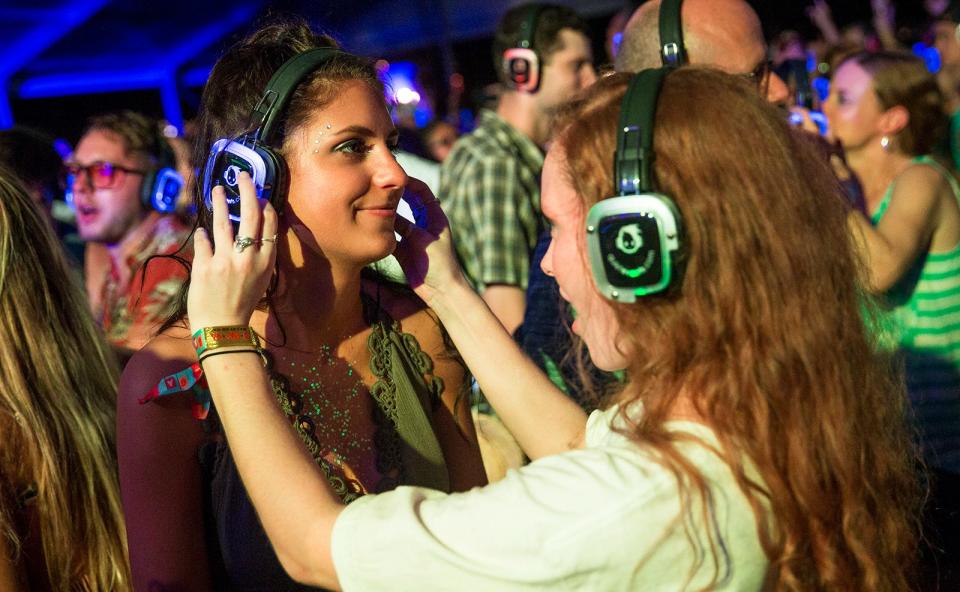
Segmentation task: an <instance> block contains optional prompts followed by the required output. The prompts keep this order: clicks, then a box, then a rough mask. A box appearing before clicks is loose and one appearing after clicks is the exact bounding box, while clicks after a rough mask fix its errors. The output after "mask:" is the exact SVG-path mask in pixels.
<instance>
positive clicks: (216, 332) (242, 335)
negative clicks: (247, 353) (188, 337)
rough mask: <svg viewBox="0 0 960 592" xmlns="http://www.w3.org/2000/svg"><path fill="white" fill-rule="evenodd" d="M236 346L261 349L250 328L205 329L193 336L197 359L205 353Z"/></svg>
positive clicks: (199, 330) (255, 335)
mask: <svg viewBox="0 0 960 592" xmlns="http://www.w3.org/2000/svg"><path fill="white" fill-rule="evenodd" d="M235 345H252V346H253V347H255V348H259V347H260V341H259V340H258V339H257V334H256V333H254V332H253V329H251V328H250V327H244V326H236V327H203V328H202V329H198V330H197V332H196V333H194V334H193V349H195V350H197V357H198V358H199V357H200V354H202V353H203V352H205V351H208V350H213V349H217V348H219V347H232V346H235Z"/></svg>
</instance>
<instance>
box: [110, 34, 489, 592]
mask: <svg viewBox="0 0 960 592" xmlns="http://www.w3.org/2000/svg"><path fill="white" fill-rule="evenodd" d="M331 47H334V43H333V41H332V40H330V39H329V38H327V37H324V36H320V35H317V34H315V33H313V32H312V31H311V30H310V29H309V27H308V26H306V25H305V24H303V23H300V22H283V23H279V24H274V25H269V26H265V27H263V28H261V29H259V30H258V31H256V32H255V33H253V34H252V35H251V36H250V37H248V38H247V39H245V40H243V41H242V42H240V43H239V44H238V45H237V46H235V47H234V48H232V49H231V50H229V51H228V52H227V53H226V54H225V55H224V56H223V57H222V58H221V59H220V60H219V61H218V62H217V64H216V65H215V66H214V68H213V71H212V72H211V75H210V78H209V80H208V81H207V84H206V87H205V89H204V94H203V100H202V104H201V108H200V113H199V117H198V127H199V131H198V147H197V157H196V160H197V161H198V162H203V159H205V157H206V155H207V153H208V151H210V148H211V146H212V145H213V144H214V142H216V141H217V140H219V139H221V138H237V137H239V136H242V135H243V134H246V133H248V132H249V131H250V129H249V127H248V126H249V125H250V115H251V112H253V110H254V107H255V106H256V105H257V104H258V101H259V100H260V99H261V97H262V96H263V95H264V93H265V89H266V87H267V83H268V81H269V80H270V78H271V76H272V75H273V74H274V73H275V72H276V71H277V70H278V69H279V68H280V67H281V65H283V64H285V63H286V62H288V60H290V59H291V58H294V56H298V55H300V54H302V53H304V52H307V51H309V50H312V49H315V48H331ZM330 55H331V57H330V58H329V59H328V60H326V61H325V62H323V63H321V64H319V65H317V66H316V67H315V68H314V69H313V70H312V71H308V72H307V73H306V74H305V75H304V77H303V78H302V79H301V80H300V81H299V83H296V86H295V87H294V88H295V90H294V91H293V94H292V95H291V97H290V100H289V103H287V105H286V108H284V109H283V110H282V111H281V114H280V115H279V117H280V119H279V120H278V122H277V129H278V130H279V133H277V134H274V136H273V137H272V138H269V143H270V147H271V148H272V149H273V150H274V151H275V152H277V153H279V155H280V157H281V158H282V159H283V160H284V161H285V163H286V167H287V169H288V173H289V184H288V187H287V189H286V191H285V192H283V193H284V196H283V197H285V200H284V203H285V205H284V206H283V207H282V209H281V213H282V218H281V221H282V224H281V225H280V227H279V229H278V231H277V236H276V237H266V240H268V241H269V240H274V241H276V244H277V246H278V251H279V254H278V257H277V259H276V265H275V268H274V270H273V278H274V281H273V283H272V284H271V286H270V289H269V290H267V291H265V292H264V295H265V296H264V299H263V301H262V302H261V305H260V306H259V307H258V309H257V312H256V313H254V316H253V318H252V319H251V320H250V323H249V324H250V325H251V327H252V335H256V336H257V337H256V339H258V340H259V341H260V342H261V343H263V344H264V355H265V357H266V358H267V359H269V361H270V376H271V381H272V384H273V386H272V389H273V393H274V404H275V405H276V406H277V409H278V410H282V412H283V413H284V416H285V417H286V418H287V425H286V426H284V427H283V428H281V429H282V430H285V431H289V432H290V433H295V434H297V437H298V439H299V441H300V446H301V449H302V450H306V451H309V454H310V455H311V458H312V462H313V463H314V466H315V467H319V469H320V470H321V471H322V473H323V475H324V476H325V478H326V479H327V481H328V483H330V485H331V487H332V488H333V490H334V491H336V494H337V496H338V499H340V500H341V501H343V502H345V503H346V502H352V501H353V500H355V499H358V498H360V497H362V496H364V495H365V494H368V493H374V492H381V491H386V490H389V489H393V488H395V487H396V486H398V485H402V484H408V485H421V486H430V487H434V488H439V489H441V490H444V491H462V490H466V489H469V488H470V487H473V486H474V485H480V484H483V483H485V476H484V473H483V466H482V463H481V461H480V456H479V449H478V446H477V442H476V436H475V433H474V429H473V424H472V420H471V417H470V411H469V407H468V404H467V403H468V401H467V397H466V396H464V395H465V394H466V390H467V387H468V384H469V383H468V381H467V379H466V373H465V369H464V367H463V365H462V363H460V362H459V360H458V358H457V356H456V354H455V352H453V350H452V349H451V348H450V347H449V346H448V345H447V340H446V338H445V335H444V332H443V330H442V327H441V326H440V324H439V322H438V321H437V319H436V317H435V316H434V315H433V314H432V313H431V312H430V311H429V310H428V309H427V308H426V307H425V306H424V304H423V303H422V302H421V301H420V300H419V299H418V298H417V297H416V296H415V295H414V294H413V293H412V292H411V291H410V290H409V289H407V288H403V287H400V286H396V285H393V284H389V283H387V282H386V281H385V280H383V279H381V278H379V277H377V276H374V275H372V274H370V273H368V272H367V271H365V268H366V266H367V265H368V264H370V263H372V262H374V261H377V260H379V259H381V258H383V257H386V256H387V255H389V254H390V253H391V252H392V251H393V250H394V248H395V245H396V238H395V234H394V228H393V218H394V215H395V213H396V208H397V205H398V202H399V200H400V196H401V194H402V192H403V188H404V186H405V185H406V183H407V177H406V175H405V174H404V171H403V169H401V168H400V166H399V165H398V164H397V162H396V160H395V159H394V155H393V153H392V150H393V149H394V148H395V145H396V141H397V130H396V128H395V127H394V124H393V122H392V121H391V119H390V114H389V112H388V109H387V105H386V103H385V100H384V94H383V85H382V83H381V82H380V80H379V79H378V78H377V73H376V70H375V69H374V68H373V66H372V63H371V62H368V61H367V60H364V59H361V58H359V57H356V56H353V55H350V54H347V53H342V52H336V53H331V54H330ZM291 84H292V83H291ZM208 166H209V165H208ZM211 170H212V168H211ZM207 172H209V171H207ZM225 176H226V175H225ZM232 180H233V181H234V182H235V180H236V179H235V178H232ZM228 182H229V180H228ZM277 191H282V189H277ZM208 197H209V196H204V195H201V196H199V200H200V201H199V202H198V204H197V209H198V212H199V223H198V224H199V227H200V228H202V229H204V230H205V231H206V232H210V230H211V228H213V220H212V219H211V215H210V212H209V210H208V209H207V207H206V205H205V204H204V201H203V200H204V199H206V198H208ZM220 222H221V223H223V221H220ZM247 246H249V245H247ZM240 248H244V247H240ZM182 296H183V297H184V298H183V299H182V300H181V306H180V308H179V310H178V311H176V313H175V314H174V315H173V316H172V317H171V319H170V320H169V321H168V322H167V324H166V326H165V327H164V330H163V332H162V334H161V335H160V336H159V337H157V338H156V339H154V340H153V341H152V342H151V343H150V344H149V345H148V346H147V347H146V348H145V349H144V350H143V351H141V352H140V353H139V354H138V355H137V356H135V357H134V358H133V359H132V361H131V362H130V364H129V366H127V369H126V371H125V372H124V374H123V377H122V379H121V388H120V401H119V414H120V419H119V426H120V431H119V440H118V449H119V457H120V476H121V492H122V494H123V501H124V508H125V510H126V514H127V516H128V517H129V519H128V523H127V524H128V533H129V539H130V556H131V565H132V569H133V576H134V583H135V585H136V586H137V587H138V588H143V589H144V590H147V589H150V588H151V586H154V585H160V586H169V587H172V588H177V589H191V590H192V589H197V590H209V589H230V590H279V589H283V590H293V589H300V587H298V586H297V585H296V584H295V583H293V582H291V581H290V580H289V578H287V576H286V575H285V574H284V573H283V570H282V569H281V567H280V564H279V563H278V562H277V559H276V557H275V556H274V554H273V552H272V551H271V549H270V546H269V544H268V542H267V539H266V536H265V535H264V534H263V531H262V528H261V526H260V524H259V521H258V519H257V516H256V514H255V512H254V509H253V506H252V505H251V504H250V501H249V499H248V497H247V494H246V492H245V490H244V487H243V484H242V483H241V482H240V479H239V477H238V475H237V473H236V467H235V465H234V462H233V459H232V456H231V450H230V447H229V446H228V445H227V442H226V440H225V439H224V437H223V434H222V432H221V430H220V427H219V424H218V421H217V418H216V409H215V408H210V409H209V410H208V409H207V405H208V399H206V396H207V395H206V391H205V389H204V381H203V375H202V369H201V368H200V367H199V366H191V364H192V362H195V361H196V358H195V355H196V354H195V350H194V346H193V345H192V343H191V338H190V332H189V331H188V324H187V323H188V321H187V318H186V316H185V315H186V312H187V311H186V301H185V296H186V291H184V292H183V294H182ZM247 335H248V336H250V335H251V334H247ZM181 379H182V381H183V382H181ZM168 384H169V385H175V386H176V388H175V389H174V390H175V391H178V392H176V393H172V394H170V396H168V393H169V390H170V389H168V388H167V387H166V385H168ZM161 393H164V395H163V396H161ZM141 401H149V402H147V403H146V404H141ZM191 407H193V408H194V414H193V416H192V414H191V412H190V409H191ZM194 416H196V419H195V418H194ZM197 419H200V420H201V421H197ZM291 427H292V430H291Z"/></svg>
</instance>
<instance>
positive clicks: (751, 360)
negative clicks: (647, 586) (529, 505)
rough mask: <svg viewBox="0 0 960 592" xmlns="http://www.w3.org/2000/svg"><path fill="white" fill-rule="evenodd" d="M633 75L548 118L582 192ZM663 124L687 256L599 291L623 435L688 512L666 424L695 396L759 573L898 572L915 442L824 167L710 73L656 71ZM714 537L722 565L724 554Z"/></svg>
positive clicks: (824, 581) (740, 90)
mask: <svg viewBox="0 0 960 592" xmlns="http://www.w3.org/2000/svg"><path fill="white" fill-rule="evenodd" d="M628 80H629V76H628V75H624V74H616V75H613V76H610V77H608V78H605V79H602V80H601V81H599V82H598V83H597V84H596V85H594V87H593V88H591V89H588V90H587V91H586V92H585V93H584V94H583V95H582V96H581V97H580V98H579V99H578V100H576V101H575V102H574V103H573V104H571V105H570V106H569V107H568V109H567V110H566V112H565V113H564V114H562V115H561V118H560V120H559V124H558V129H560V130H561V132H560V134H559V137H558V140H557V142H558V143H559V144H560V145H561V146H562V148H563V150H564V153H565V154H566V155H567V156H566V158H567V165H566V166H567V174H568V176H569V181H570V183H571V184H572V186H573V187H574V188H575V190H576V191H577V192H578V193H579V195H580V196H582V198H583V200H584V205H585V206H586V207H590V206H591V205H592V204H594V203H596V202H597V201H600V200H602V199H606V198H607V197H610V196H611V195H612V194H613V185H614V183H613V178H612V163H611V155H612V154H613V153H614V150H615V136H616V134H615V130H616V129H617V125H618V117H619V113H620V104H621V101H622V98H623V96H624V93H625V90H626V87H627V83H628ZM656 130H657V131H656V134H655V140H654V147H655V152H656V160H655V161H654V174H655V177H656V181H657V186H658V188H659V190H661V191H662V192H664V193H666V194H668V195H670V196H672V197H673V199H674V201H675V202H676V205H677V206H678V208H679V209H680V211H681V213H682V218H683V221H684V227H685V234H684V244H685V246H684V255H685V256H684V259H685V269H684V272H683V274H682V276H681V279H680V281H679V283H678V285H677V287H676V289H674V290H671V291H669V292H668V293H666V294H663V295H658V296H653V297H646V298H644V299H643V301H642V302H640V303H636V304H611V306H613V308H614V310H615V312H616V315H617V318H618V320H619V323H620V328H621V333H622V335H621V336H620V339H622V341H621V342H622V343H626V344H628V347H627V349H625V351H626V352H627V353H628V357H629V365H628V367H627V369H626V374H627V383H626V384H625V386H624V388H623V390H622V392H621V393H619V394H618V395H617V396H616V398H615V399H614V401H615V402H618V403H620V404H621V409H626V408H627V407H629V406H630V405H631V404H632V403H634V402H637V401H641V402H642V404H643V409H644V413H643V415H642V417H640V418H637V417H635V414H631V415H628V414H626V413H621V416H622V417H623V418H624V420H625V421H626V422H627V424H626V425H628V426H629V429H628V430H627V434H628V435H629V436H630V437H632V438H633V439H634V440H636V441H637V442H639V443H641V444H642V445H643V446H644V447H651V448H653V449H655V450H656V451H657V453H658V458H660V459H662V462H663V463H664V465H665V466H667V467H668V468H669V469H670V470H672V471H673V472H674V474H675V475H676V476H677V478H678V481H679V483H681V492H683V496H684V497H683V500H682V501H683V503H684V507H685V508H686V509H687V512H688V514H690V513H692V512H696V511H698V510H694V509H693V508H702V507H704V506H701V505H698V504H695V503H693V502H694V500H695V499H696V496H698V495H699V496H701V499H708V498H709V491H708V489H707V486H706V482H705V478H704V476H703V475H702V474H701V473H700V472H699V471H698V470H697V468H696V467H695V466H694V465H692V464H691V463H690V461H688V460H687V459H686V458H685V457H684V456H683V455H681V454H680V453H679V452H678V451H677V448H676V444H678V443H680V442H683V441H689V440H690V439H693V437H692V436H689V435H684V434H683V433H679V432H676V431H672V430H670V429H668V427H667V425H666V422H667V421H668V420H669V419H670V418H671V417H672V415H671V414H672V412H673V410H674V408H675V405H676V404H677V402H678V400H679V399H680V398H681V396H683V397H686V398H687V399H689V400H690V402H692V404H693V406H694V408H695V410H696V413H697V414H699V416H700V417H701V418H702V419H703V421H704V422H705V423H707V424H708V425H709V426H710V427H711V428H712V429H713V431H714V433H715V434H716V437H717V440H718V442H719V448H718V450H717V454H718V455H719V456H720V458H722V459H723V460H724V461H725V462H726V463H728V464H729V466H730V467H731V469H732V471H733V474H734V476H735V478H736V480H737V482H738V483H739V485H740V488H741V490H742V492H743V493H744V495H745V496H746V497H747V499H748V501H749V503H750V504H751V506H752V507H753V510H754V513H755V516H756V519H757V528H758V535H759V540H760V543H761V545H762V547H763V549H764V551H765V553H766V554H767V557H768V559H769V561H770V569H769V576H768V582H767V584H768V586H769V587H771V588H773V589H778V590H780V589H782V590H823V589H828V590H890V591H894V590H905V589H907V588H908V584H907V581H908V580H907V575H906V574H907V573H908V571H909V569H910V567H911V566H912V565H913V562H914V559H915V554H916V548H917V538H918V533H917V529H916V524H917V520H916V516H917V514H918V511H919V510H918V509H919V505H920V493H919V492H920V488H919V485H918V483H917V480H916V477H915V473H914V467H915V466H916V465H915V463H916V462H917V458H918V457H917V453H916V449H915V446H914V445H913V444H912V443H911V440H910V438H909V430H908V428H907V422H906V421H905V409H906V397H905V394H904V391H903V388H902V383H901V381H900V380H899V377H898V375H897V373H895V372H893V371H892V370H891V369H892V368H893V364H892V362H891V361H890V360H889V359H888V358H886V357H884V356H882V355H878V354H877V353H876V352H875V351H874V348H873V347H872V345H871V340H870V338H869V335H868V332H867V329H866V326H865V325H866V323H865V320H864V313H866V312H868V311H869V310H870V309H871V307H870V303H869V301H868V299H867V296H866V295H865V294H864V291H863V290H862V288H861V285H862V284H861V283H858V281H857V279H858V278H861V277H863V272H862V267H861V265H860V262H859V261H857V259H856V258H855V255H854V250H853V248H852V245H851V242H850V237H849V235H848V231H847V226H846V216H847V207H846V205H845V204H844V201H843V199H842V198H841V197H840V194H839V193H838V188H837V183H836V181H835V180H834V179H833V176H832V175H831V173H830V171H829V169H828V168H827V165H826V163H825V162H824V161H823V160H822V158H820V157H819V155H818V154H817V153H816V152H815V151H814V149H813V147H812V146H811V145H810V143H808V142H804V141H801V140H800V139H799V138H798V137H797V136H796V135H795V132H793V131H792V130H791V129H790V128H789V126H788V125H787V123H786V122H785V119H784V118H783V116H782V114H781V113H780V112H779V111H777V109H776V108H775V107H773V106H771V105H769V104H767V103H766V102H765V101H764V100H763V99H762V98H761V97H760V96H758V94H757V93H756V90H755V89H754V88H753V87H752V86H750V85H748V84H746V83H744V81H743V80H742V79H741V78H739V77H735V76H731V75H728V74H724V73H721V72H718V71H715V70H710V69H700V68H682V69H680V70H677V71H675V72H673V73H671V74H670V75H669V76H667V78H666V80H665V82H664V86H663V89H662V92H661V93H660V99H659V106H658V108H657V113H656ZM586 264H587V263H586V261H584V265H586ZM704 505H706V504H704ZM703 512H704V513H706V512H707V510H703ZM704 517H705V518H708V517H707V516H706V515H705V516H704ZM694 524H695V522H694V521H692V520H691V518H690V516H689V515H688V517H687V522H686V527H687V528H688V529H689V528H692V527H694ZM688 532H689V530H688ZM707 536H712V539H711V540H712V542H713V549H712V555H713V559H714V565H715V566H716V570H717V571H716V572H715V581H716V578H719V577H721V575H720V574H722V573H723V572H724V566H723V563H722V560H721V559H719V558H721V557H722V556H723V554H722V549H721V544H720V541H719V540H718V539H717V536H716V535H707Z"/></svg>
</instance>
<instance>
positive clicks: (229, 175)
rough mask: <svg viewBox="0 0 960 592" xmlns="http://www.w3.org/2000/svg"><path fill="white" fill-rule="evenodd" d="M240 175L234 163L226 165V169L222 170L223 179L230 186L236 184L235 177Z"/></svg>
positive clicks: (238, 168)
mask: <svg viewBox="0 0 960 592" xmlns="http://www.w3.org/2000/svg"><path fill="white" fill-rule="evenodd" d="M239 177H240V167H238V166H237V165H235V164H231V165H230V166H228V167H227V170H225V171H223V180H224V181H226V182H227V185H229V186H230V187H236V186H237V179H238V178H239Z"/></svg>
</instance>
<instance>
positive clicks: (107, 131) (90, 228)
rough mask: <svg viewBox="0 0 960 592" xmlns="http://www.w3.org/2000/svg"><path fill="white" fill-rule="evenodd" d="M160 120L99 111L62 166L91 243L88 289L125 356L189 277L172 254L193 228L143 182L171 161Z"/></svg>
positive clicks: (144, 336)
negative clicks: (154, 203) (163, 209)
mask: <svg viewBox="0 0 960 592" xmlns="http://www.w3.org/2000/svg"><path fill="white" fill-rule="evenodd" d="M173 160H174V158H173V154H172V149H171V147H170V144H169V143H168V142H167V140H166V138H164V137H163V135H162V134H161V133H160V127H159V122H157V121H155V120H152V119H150V118H148V117H145V116H143V115H141V114H139V113H134V112H131V111H121V112H118V113H110V114H106V115H100V116H97V117H94V118H93V119H91V120H90V121H89V122H88V125H87V129H86V131H85V132H84V134H83V136H82V137H81V138H80V141H79V142H78V143H77V147H76V150H75V151H74V153H73V155H71V157H70V158H69V159H68V160H67V162H66V163H65V165H64V173H65V181H66V185H67V190H68V192H69V197H70V198H71V199H70V201H71V202H72V203H71V205H72V206H73V209H74V211H75V212H76V219H77V230H78V232H79V234H80V237H81V238H82V239H83V240H84V241H86V242H87V252H86V256H85V262H84V273H85V278H86V287H87V295H88V297H89V299H90V305H91V308H92V309H93V311H94V314H95V315H96V316H97V318H99V319H100V321H101V323H102V325H103V328H104V332H105V334H106V336H107V339H108V341H110V343H111V344H112V345H113V346H114V348H116V349H118V350H119V351H120V353H121V358H125V357H126V354H128V353H131V352H132V351H135V350H137V349H139V348H140V347H142V346H143V344H144V343H146V342H147V340H149V338H150V337H151V335H152V333H153V331H154V330H155V328H156V326H157V325H158V324H159V323H160V322H161V321H162V320H163V318H164V313H165V311H166V309H167V307H168V305H169V304H170V303H171V302H172V300H173V299H174V298H175V296H176V294H177V291H178V289H179V287H180V285H181V284H182V283H183V280H184V279H185V278H186V275H187V273H186V269H185V268H184V267H183V266H182V265H180V264H179V263H177V262H176V261H174V260H171V259H166V258H158V259H153V260H152V261H151V262H150V264H149V265H148V266H147V267H146V268H144V263H145V262H146V261H147V259H149V258H150V257H152V256H154V255H169V254H172V253H176V252H177V251H178V250H179V248H180V246H181V245H182V244H183V243H184V241H185V239H186V238H187V236H188V235H189V228H188V227H187V226H186V225H185V224H183V223H182V222H181V221H180V220H178V219H177V218H176V217H175V216H173V215H167V214H162V213H160V212H158V211H156V210H154V209H153V208H152V207H151V206H150V199H149V198H148V196H149V194H150V192H151V191H152V188H151V187H146V188H145V186H144V184H145V182H147V181H149V180H150V178H153V177H155V176H156V175H151V174H150V173H153V172H155V171H156V170H157V169H158V168H160V167H164V166H170V165H172V163H173Z"/></svg>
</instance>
